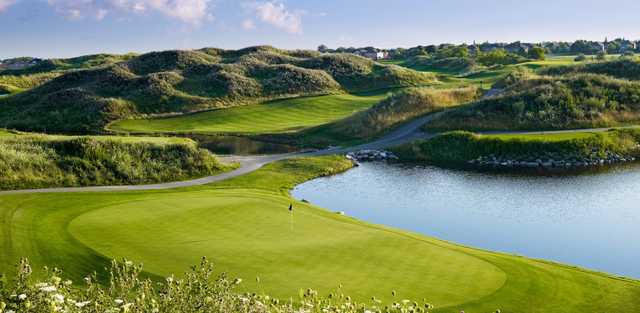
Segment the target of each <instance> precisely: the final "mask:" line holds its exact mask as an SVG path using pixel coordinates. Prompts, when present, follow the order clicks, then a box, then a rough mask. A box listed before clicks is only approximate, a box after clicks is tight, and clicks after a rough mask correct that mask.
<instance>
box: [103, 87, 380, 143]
mask: <svg viewBox="0 0 640 313" xmlns="http://www.w3.org/2000/svg"><path fill="white" fill-rule="evenodd" d="M385 95H386V93H385V92H375V93H365V94H337V95H326V96H315V97H299V98H292V99H284V100H274V101H269V102H266V103H263V104H259V105H247V106H241V107H234V108H228V109H219V110H212V111H206V112H200V113H194V114H186V115H181V116H175V117H168V118H156V119H135V120H121V121H117V122H114V123H112V124H110V125H109V126H108V129H109V130H113V131H118V132H132V133H198V134H221V133H236V134H258V133H281V132H290V131H297V130H300V129H303V128H307V127H312V126H317V125H321V124H325V123H329V122H333V121H335V120H338V119H341V118H344V117H345V116H349V115H351V114H353V113H355V112H359V111H361V110H364V109H367V108H369V107H371V105H373V104H374V103H376V102H378V101H380V100H381V99H383V98H384V96H385Z"/></svg>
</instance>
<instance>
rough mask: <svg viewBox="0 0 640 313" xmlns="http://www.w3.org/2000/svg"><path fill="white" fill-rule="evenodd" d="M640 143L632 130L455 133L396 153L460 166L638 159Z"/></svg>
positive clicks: (399, 149)
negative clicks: (487, 161) (483, 161)
mask: <svg viewBox="0 0 640 313" xmlns="http://www.w3.org/2000/svg"><path fill="white" fill-rule="evenodd" d="M639 143H640V131H638V130H631V129H627V130H615V131H609V132H603V133H590V132H577V133H567V134H548V135H528V134H526V135H477V134H473V133H469V132H464V131H456V132H449V133H445V134H442V135H439V136H436V137H434V138H431V139H428V140H424V141H418V142H414V143H411V144H407V145H404V146H402V147H398V148H396V149H395V152H396V153H397V154H398V155H399V156H400V158H401V159H403V160H405V161H411V162H424V163H432V164H442V165H454V166H458V165H465V164H467V162H468V161H472V160H476V159H478V158H484V157H488V156H493V157H495V158H497V159H522V160H528V161H531V162H535V161H536V160H538V159H547V158H558V157H562V158H567V159H572V160H582V159H592V158H606V157H607V156H608V155H609V154H611V153H615V154H619V155H623V156H626V157H638V156H639V155H640V154H639V153H640V151H639V150H638V144H639ZM576 162H577V161H576Z"/></svg>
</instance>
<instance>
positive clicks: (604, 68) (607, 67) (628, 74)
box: [542, 58, 640, 80]
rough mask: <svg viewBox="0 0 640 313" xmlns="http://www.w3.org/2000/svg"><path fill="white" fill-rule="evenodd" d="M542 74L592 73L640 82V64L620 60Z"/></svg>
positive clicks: (561, 67) (568, 66)
mask: <svg viewBox="0 0 640 313" xmlns="http://www.w3.org/2000/svg"><path fill="white" fill-rule="evenodd" d="M542 73H543V74H547V75H566V74H576V73H592V74H604V75H609V76H612V77H616V78H624V79H630V80H640V62H638V61H637V60H633V59H628V58H620V59H616V60H609V61H604V62H593V63H584V64H577V65H575V64H574V65H565V66H559V67H552V68H548V69H545V70H544V71H542Z"/></svg>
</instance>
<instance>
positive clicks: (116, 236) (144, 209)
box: [0, 157, 640, 312]
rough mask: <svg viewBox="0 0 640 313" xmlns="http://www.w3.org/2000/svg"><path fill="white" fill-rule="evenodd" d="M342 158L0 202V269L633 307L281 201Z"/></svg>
mask: <svg viewBox="0 0 640 313" xmlns="http://www.w3.org/2000/svg"><path fill="white" fill-rule="evenodd" d="M344 162H345V161H344V159H343V158H341V157H325V158H314V159H294V160H287V161H284V162H279V163H274V164H270V165H268V166H266V167H264V168H262V169H261V170H259V171H257V172H254V173H251V174H249V175H245V176H241V177H237V178H235V179H232V180H228V181H223V182H220V183H216V184H214V185H210V186H201V187H194V188H189V189H180V190H170V191H153V192H125V193H105V194H103V193H100V194H69V195H60V194H41V195H30V196H28V197H27V198H24V196H22V197H21V196H2V197H0V211H2V213H3V214H0V216H8V215H7V214H5V213H6V212H7V211H8V210H17V211H16V212H19V214H14V215H13V217H11V218H8V217H7V218H5V219H4V220H3V221H2V223H3V224H2V225H3V229H5V228H4V227H12V228H11V229H12V231H11V235H10V237H11V242H12V245H11V247H10V248H9V250H11V253H9V254H10V256H9V257H6V258H3V268H7V267H8V266H9V265H10V263H11V262H10V259H12V258H13V259H15V258H18V257H20V256H29V257H31V259H32V262H33V263H34V264H35V265H36V266H38V265H43V264H48V265H58V266H61V267H62V268H64V269H66V270H67V271H70V272H71V273H73V274H75V275H76V277H78V278H81V277H82V275H84V274H86V273H87V271H88V270H92V269H98V270H99V269H100V268H101V267H100V265H103V264H104V262H106V260H107V259H108V258H113V257H121V256H127V257H130V258H133V259H135V260H136V261H142V262H144V264H145V267H146V269H147V270H148V271H150V272H151V273H153V274H162V275H166V274H169V273H181V272H182V271H184V270H185V268H186V267H187V266H188V265H190V264H193V263H195V262H197V260H198V258H200V257H201V256H203V255H207V256H208V257H210V258H211V259H212V260H213V261H214V262H215V263H216V264H217V265H218V269H219V270H223V271H227V272H229V273H230V274H231V275H232V276H240V277H242V278H243V279H244V281H245V282H244V283H243V285H242V286H243V288H244V290H248V291H256V292H267V293H270V294H273V295H275V296H277V297H281V298H284V299H288V298H289V297H296V295H297V292H298V289H299V288H307V287H311V288H318V289H320V290H321V291H322V292H323V293H329V292H331V291H332V290H334V289H335V287H336V286H337V285H338V284H340V283H342V284H343V285H344V292H345V293H346V294H351V295H353V296H355V297H356V298H357V299H358V300H361V301H368V299H370V297H371V296H376V297H379V298H381V299H384V300H386V301H399V300H401V299H404V298H413V299H418V300H421V299H423V298H425V299H427V300H428V301H431V302H432V303H434V304H436V305H437V306H438V307H440V308H441V310H440V311H441V312H456V311H460V310H465V311H467V312H493V311H495V310H496V309H498V308H499V309H502V310H503V312H583V311H590V312H591V311H592V312H635V311H636V310H637V308H638V307H639V305H640V303H639V301H640V284H639V283H638V282H637V281H632V280H625V279H616V278H612V277H610V276H607V275H604V274H599V273H593V272H589V271H585V270H582V269H577V268H572V267H568V266H564V265H558V264H553V263H550V262H544V261H537V260H531V259H527V258H523V257H517V256H511V255H505V254H500V253H492V252H487V251H482V250H476V249H471V248H467V247H463V246H459V245H455V244H451V243H447V242H444V241H440V240H436V239H433V238H429V237H425V236H421V235H417V234H412V233H408V232H404V231H400V230H396V229H392V228H387V227H382V226H374V225H371V224H367V223H362V222H360V221H357V220H354V219H351V218H349V217H344V216H340V215H337V214H335V213H331V212H327V211H325V210H322V209H318V208H315V207H313V206H311V205H308V204H304V203H300V202H297V201H295V200H293V199H291V198H290V197H289V196H288V194H287V190H289V189H290V188H291V187H292V186H294V185H295V184H297V183H300V182H302V181H304V180H307V179H309V178H311V177H314V176H317V175H322V174H328V173H331V172H334V171H336V170H339V169H342V168H345V166H346V163H344ZM292 202H293V203H294V208H295V211H294V220H293V227H292V226H291V220H290V213H289V212H288V209H287V208H288V205H289V204H290V203H292ZM16 226H18V227H16ZM5 241H6V240H5ZM5 241H0V242H5ZM3 248H6V247H3ZM5 250H6V249H2V250H0V251H5ZM92 265H93V267H92ZM256 276H258V277H260V278H261V280H260V281H261V282H260V284H257V283H256V282H255V277H256ZM391 290H396V291H397V293H398V296H397V297H396V298H392V297H391Z"/></svg>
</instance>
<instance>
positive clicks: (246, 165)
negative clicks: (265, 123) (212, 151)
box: [0, 113, 634, 195]
mask: <svg viewBox="0 0 640 313" xmlns="http://www.w3.org/2000/svg"><path fill="white" fill-rule="evenodd" d="M439 114H441V113H434V114H429V115H427V116H423V117H420V118H417V119H415V120H412V121H410V122H408V123H406V124H404V125H402V126H400V127H398V128H397V129H395V130H393V131H392V132H390V133H389V134H387V135H385V136H383V137H382V138H380V139H377V140H375V141H372V142H369V143H366V144H362V145H358V146H353V147H347V148H333V149H325V150H319V151H314V152H307V153H288V154H277V155H259V156H227V157H224V156H223V157H221V159H222V160H223V161H225V162H238V163H240V167H239V168H237V169H235V170H233V171H230V172H226V173H222V174H218V175H214V176H207V177H203V178H198V179H193V180H186V181H179V182H170V183H161V184H152V185H124V186H96V187H60V188H44V189H24V190H10V191H0V195H6V194H23V193H66V192H107V191H136V190H161V189H172V188H179V187H189V186H199V185H205V184H210V183H214V182H219V181H222V180H225V179H229V178H233V177H237V176H241V175H244V174H247V173H251V172H253V171H255V170H257V169H259V168H261V167H263V166H264V165H266V164H269V163H272V162H276V161H280V160H284V159H290V158H295V157H303V156H322V155H332V154H346V153H348V152H351V151H358V150H364V149H377V150H381V149H387V148H390V147H394V146H398V145H401V144H404V143H408V142H411V141H414V140H417V139H427V138H430V137H433V136H435V133H425V132H423V131H422V130H421V129H420V128H421V126H422V125H424V124H425V123H428V122H429V121H430V120H431V119H433V118H434V117H436V116H438V115H439ZM631 127H634V126H630V127H629V128H631ZM609 129H610V128H592V129H579V130H554V131H488V132H482V133H483V134H560V133H572V132H604V131H608V130H609Z"/></svg>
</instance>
